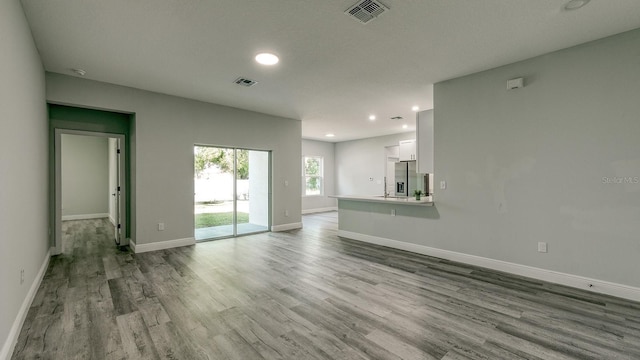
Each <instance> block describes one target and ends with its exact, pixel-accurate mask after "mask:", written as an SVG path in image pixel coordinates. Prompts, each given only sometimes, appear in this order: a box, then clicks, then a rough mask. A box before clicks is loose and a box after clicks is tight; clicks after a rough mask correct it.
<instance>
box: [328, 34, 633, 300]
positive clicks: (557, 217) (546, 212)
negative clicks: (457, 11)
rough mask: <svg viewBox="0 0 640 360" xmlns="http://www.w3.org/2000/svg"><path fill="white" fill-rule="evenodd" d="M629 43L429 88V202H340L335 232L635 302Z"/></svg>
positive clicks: (625, 37) (595, 45) (599, 45)
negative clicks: (515, 82)
mask: <svg viewBox="0 0 640 360" xmlns="http://www.w3.org/2000/svg"><path fill="white" fill-rule="evenodd" d="M638 49H640V29H639V30H635V31H632V32H628V33H624V34H621V35H617V36H614V37H610V38H607V39H603V40H599V41H595V42H591V43H588V44H584V45H581V46H577V47H573V48H570V49H566V50H562V51H558V52H554V53H551V54H548V55H544V56H540V57H536V58H533V59H530V60H526V61H522V62H518V63H515V64H512V65H508V66H503V67H500V68H497V69H493V70H489V71H485V72H481V73H477V74H473V75H469V76H465V77H462V78H458V79H453V80H449V81H445V82H442V83H439V84H436V85H435V91H434V96H435V97H434V104H435V113H434V119H435V123H434V125H435V176H436V181H435V183H436V188H435V195H434V200H435V206H434V207H424V208H415V207H414V208H413V209H411V208H410V207H400V208H398V213H397V216H395V217H391V216H390V215H389V212H390V207H391V205H387V204H381V205H375V206H369V205H367V204H364V205H363V203H359V204H355V203H354V204H347V203H345V211H344V216H343V207H342V202H341V204H340V206H341V208H340V212H341V214H340V228H341V229H343V228H344V229H345V230H347V231H352V232H354V233H362V234H364V235H368V236H369V237H370V238H371V237H378V240H379V238H386V239H391V240H395V241H396V242H395V244H399V245H401V246H403V247H404V248H421V249H428V251H429V252H430V253H432V254H437V253H441V254H445V255H446V254H452V253H456V254H461V255H462V256H458V258H462V259H467V260H469V261H475V262H485V263H487V264H490V265H495V266H496V267H500V268H502V269H507V271H511V270H508V269H512V270H513V271H517V272H520V273H531V274H537V275H541V276H540V278H549V279H553V280H554V281H558V282H561V283H566V284H570V285H572V286H578V287H583V288H585V289H587V284H589V283H591V280H597V281H596V282H595V283H596V287H595V288H594V289H591V290H594V291H604V292H607V293H612V294H618V295H619V296H625V297H629V298H635V299H640V276H638V274H640V261H639V259H640V241H638V234H640V221H638V219H640V141H639V139H640V121H639V120H638V116H639V114H640V101H638V94H640V71H638V67H639V66H640V63H639V61H638ZM520 76H523V77H525V87H524V88H522V89H519V90H513V91H507V90H506V81H507V80H508V79H511V78H515V77H520ZM347 150H348V149H347ZM341 151H342V150H341ZM336 156H338V152H337V153H336ZM347 165H348V164H347ZM363 176H366V174H362V175H360V177H363ZM625 179H627V182H625ZM441 180H445V181H446V183H447V189H446V190H440V188H439V186H438V185H439V182H440V181H441ZM345 193H346V192H345ZM343 220H344V221H343ZM365 237H366V236H365ZM539 241H542V242H547V243H548V253H539V252H537V243H538V242H539ZM399 242H402V243H399ZM413 245H418V247H415V246H413ZM469 255H471V256H469ZM480 259H484V260H482V261H480ZM486 259H490V260H491V261H485V260H486ZM493 260H497V261H493ZM513 264H515V266H513ZM585 280H586V281H585ZM619 285H622V286H619ZM599 287H600V288H599Z"/></svg>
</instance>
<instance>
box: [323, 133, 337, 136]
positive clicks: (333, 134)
mask: <svg viewBox="0 0 640 360" xmlns="http://www.w3.org/2000/svg"><path fill="white" fill-rule="evenodd" d="M325 136H326V137H334V136H336V134H331V133H329V134H327V135H325Z"/></svg>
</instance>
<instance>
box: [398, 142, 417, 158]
mask: <svg viewBox="0 0 640 360" xmlns="http://www.w3.org/2000/svg"><path fill="white" fill-rule="evenodd" d="M416 154H417V153H416V141H415V140H402V141H400V161H411V160H417V157H416Z"/></svg>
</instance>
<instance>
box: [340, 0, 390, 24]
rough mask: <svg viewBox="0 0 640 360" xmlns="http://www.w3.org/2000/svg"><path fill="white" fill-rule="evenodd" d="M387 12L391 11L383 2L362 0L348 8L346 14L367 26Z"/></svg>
mask: <svg viewBox="0 0 640 360" xmlns="http://www.w3.org/2000/svg"><path fill="white" fill-rule="evenodd" d="M387 10H389V8H388V7H386V6H384V4H382V3H381V2H378V1H376V0H362V1H358V2H357V3H355V4H354V5H353V6H351V7H350V8H348V9H347V10H346V11H345V12H344V13H345V14H347V15H349V16H351V17H353V18H354V19H356V20H358V21H359V22H361V23H363V24H366V23H368V22H369V21H371V20H373V19H375V18H377V17H378V16H380V15H382V13H384V12H385V11H387Z"/></svg>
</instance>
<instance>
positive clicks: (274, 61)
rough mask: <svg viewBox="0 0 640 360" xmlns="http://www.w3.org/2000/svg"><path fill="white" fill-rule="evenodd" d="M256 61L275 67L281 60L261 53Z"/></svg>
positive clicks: (269, 54)
mask: <svg viewBox="0 0 640 360" xmlns="http://www.w3.org/2000/svg"><path fill="white" fill-rule="evenodd" d="M256 61H257V62H258V63H259V64H262V65H275V64H277V63H278V61H280V59H278V57H277V56H276V55H274V54H271V53H260V54H258V55H256Z"/></svg>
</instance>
